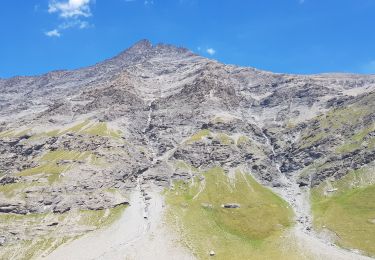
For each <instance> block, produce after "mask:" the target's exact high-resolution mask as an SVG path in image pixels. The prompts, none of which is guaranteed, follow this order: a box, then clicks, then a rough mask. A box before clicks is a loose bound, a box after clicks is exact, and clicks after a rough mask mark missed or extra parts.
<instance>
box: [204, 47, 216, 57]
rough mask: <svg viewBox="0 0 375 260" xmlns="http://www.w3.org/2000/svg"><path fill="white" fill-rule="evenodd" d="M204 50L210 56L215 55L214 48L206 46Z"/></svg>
mask: <svg viewBox="0 0 375 260" xmlns="http://www.w3.org/2000/svg"><path fill="white" fill-rule="evenodd" d="M206 52H207V53H208V54H210V55H211V56H212V55H215V53H216V50H215V49H213V48H208V49H206Z"/></svg>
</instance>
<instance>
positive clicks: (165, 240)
mask: <svg viewBox="0 0 375 260" xmlns="http://www.w3.org/2000/svg"><path fill="white" fill-rule="evenodd" d="M148 194H149V195H150V196H151V200H150V201H149V203H150V205H149V206H148V209H147V210H146V204H145V201H144V198H143V196H142V194H141V191H140V189H139V187H137V189H136V190H135V191H134V192H133V193H132V195H131V200H130V206H129V207H128V208H127V209H126V210H125V211H124V213H123V215H122V216H121V218H120V219H119V220H118V221H117V222H115V223H114V224H113V225H111V226H109V227H107V228H105V229H101V230H97V231H94V232H91V233H89V234H87V235H85V236H83V237H81V238H79V239H77V240H74V241H72V242H71V243H68V244H65V245H62V246H61V247H59V248H58V249H57V250H56V251H54V252H52V253H51V254H50V255H48V256H47V257H46V258H42V259H50V260H60V259H61V260H65V259H77V260H88V259H111V260H117V259H146V260H147V259H156V260H158V259H176V260H177V259H182V260H184V259H195V258H194V256H193V255H192V254H191V253H190V252H189V251H188V250H187V249H185V248H184V247H183V246H180V245H179V242H178V241H177V237H176V236H174V235H173V232H171V230H168V229H167V227H166V226H165V224H164V223H163V215H164V214H163V209H164V201H163V197H162V196H161V195H160V193H159V192H158V191H156V190H155V189H153V191H151V192H148ZM145 216H147V218H144V217H145Z"/></svg>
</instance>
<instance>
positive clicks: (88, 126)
mask: <svg viewBox="0 0 375 260" xmlns="http://www.w3.org/2000/svg"><path fill="white" fill-rule="evenodd" d="M27 131H29V130H27ZM15 133H16V132H15V130H10V131H7V132H3V133H0V137H3V135H4V136H10V135H15ZM67 133H74V134H81V135H86V136H102V137H109V138H113V139H120V138H121V136H122V135H123V134H122V132H121V131H120V130H114V129H112V128H110V127H109V126H108V124H107V123H106V122H94V121H90V120H85V121H83V122H80V123H77V124H75V125H73V126H71V127H68V128H64V127H61V128H57V129H53V130H50V131H47V132H39V133H35V134H34V135H32V136H31V138H30V140H37V139H40V138H45V137H58V136H62V135H64V134H67ZM18 135H19V134H18Z"/></svg>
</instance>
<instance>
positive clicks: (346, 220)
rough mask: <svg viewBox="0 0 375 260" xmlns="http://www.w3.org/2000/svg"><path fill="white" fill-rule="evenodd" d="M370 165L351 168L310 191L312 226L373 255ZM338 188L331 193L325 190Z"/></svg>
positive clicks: (374, 187)
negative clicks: (343, 174) (337, 177)
mask: <svg viewBox="0 0 375 260" xmlns="http://www.w3.org/2000/svg"><path fill="white" fill-rule="evenodd" d="M374 173H375V172H374V168H373V167H367V168H362V169H360V170H357V171H352V172H351V173H349V174H348V175H346V176H345V177H344V178H342V179H340V180H338V181H335V182H331V183H322V184H320V185H319V186H317V187H315V188H314V189H313V190H312V196H311V198H312V210H313V214H314V225H315V227H316V228H317V229H318V230H320V229H322V228H323V226H325V227H326V228H327V229H329V230H331V231H332V232H334V233H335V234H336V235H337V241H336V243H337V244H339V245H340V246H342V247H346V248H355V249H359V250H362V251H364V252H366V253H367V254H369V255H371V256H375V224H374V223H373V220H374V221H375V199H374V198H375V174H374ZM329 188H336V189H338V190H337V191H336V192H334V193H333V194H331V193H329V192H328V193H327V189H329Z"/></svg>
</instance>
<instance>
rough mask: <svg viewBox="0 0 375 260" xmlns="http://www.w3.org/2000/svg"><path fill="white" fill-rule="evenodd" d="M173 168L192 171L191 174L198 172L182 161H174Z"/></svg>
mask: <svg viewBox="0 0 375 260" xmlns="http://www.w3.org/2000/svg"><path fill="white" fill-rule="evenodd" d="M174 166H175V168H176V169H181V170H187V171H192V172H198V171H199V170H198V169H197V168H195V167H194V166H192V165H190V164H188V163H186V162H184V161H182V160H176V161H175V162H174Z"/></svg>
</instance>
